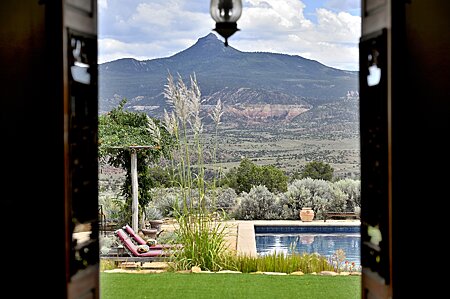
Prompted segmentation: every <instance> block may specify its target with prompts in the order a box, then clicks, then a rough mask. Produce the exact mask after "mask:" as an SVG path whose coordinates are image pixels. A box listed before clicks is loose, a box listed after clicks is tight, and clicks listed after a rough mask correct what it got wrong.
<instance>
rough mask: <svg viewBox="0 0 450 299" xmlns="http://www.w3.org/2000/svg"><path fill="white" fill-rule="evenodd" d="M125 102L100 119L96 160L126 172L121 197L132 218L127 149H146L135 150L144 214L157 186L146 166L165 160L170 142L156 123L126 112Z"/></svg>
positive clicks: (137, 113) (141, 114)
mask: <svg viewBox="0 0 450 299" xmlns="http://www.w3.org/2000/svg"><path fill="white" fill-rule="evenodd" d="M126 102H127V100H126V99H123V100H122V101H121V102H120V103H119V105H118V107H116V108H114V109H113V110H111V111H110V112H109V113H107V114H104V115H101V116H100V117H99V157H100V158H101V159H104V160H105V162H107V163H109V164H111V165H113V166H115V167H120V168H122V169H125V170H126V177H125V182H124V184H123V185H122V187H121V193H122V196H124V198H125V203H126V204H125V209H126V211H125V213H126V214H127V215H129V217H131V198H132V190H131V153H130V146H149V147H148V148H147V147H144V148H140V149H138V150H137V172H138V201H139V206H140V208H141V211H143V212H144V209H145V207H146V206H147V205H148V203H149V202H150V201H151V193H150V192H149V190H150V188H152V187H154V186H155V185H156V184H155V182H154V181H153V180H152V177H151V175H150V170H149V167H148V165H149V164H150V163H154V162H156V161H157V160H158V159H159V158H160V157H162V156H165V157H167V156H168V154H169V152H170V149H171V147H172V144H173V141H172V139H171V137H170V135H169V134H168V132H167V130H166V129H165V128H164V127H163V126H161V125H160V122H159V120H157V119H153V118H151V117H149V116H147V115H146V114H145V113H139V112H130V111H126V110H125V109H124V106H125V104H126ZM129 217H125V219H127V218H129Z"/></svg>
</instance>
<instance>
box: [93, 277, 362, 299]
mask: <svg viewBox="0 0 450 299" xmlns="http://www.w3.org/2000/svg"><path fill="white" fill-rule="evenodd" d="M100 295H101V296H100V297H101V298H102V299H115V298H117V299H125V298H133V299H136V298H151V299H153V298H183V299H187V298H193V299H199V298H208V299H211V298H212V299H220V298H243V299H249V298H257V299H261V298H271V299H273V298H283V299H285V298H305V299H307V298H311V299H317V298H324V299H334V298H342V299H352V298H355V299H356V298H358V299H359V298H361V276H334V277H332V276H316V275H304V276H275V275H257V274H179V273H161V274H129V273H103V272H102V273H100Z"/></svg>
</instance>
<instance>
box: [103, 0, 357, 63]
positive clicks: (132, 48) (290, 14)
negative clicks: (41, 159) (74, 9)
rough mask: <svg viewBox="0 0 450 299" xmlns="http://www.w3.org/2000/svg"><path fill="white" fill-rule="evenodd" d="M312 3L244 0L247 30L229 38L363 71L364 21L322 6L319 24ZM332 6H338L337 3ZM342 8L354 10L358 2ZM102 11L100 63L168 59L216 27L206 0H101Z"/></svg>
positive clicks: (242, 46)
mask: <svg viewBox="0 0 450 299" xmlns="http://www.w3.org/2000/svg"><path fill="white" fill-rule="evenodd" d="M308 1H314V0H305V1H299V0H244V1H243V12H242V16H241V18H240V19H239V20H238V28H240V29H241V30H240V31H238V32H237V33H235V34H234V35H233V36H231V37H230V38H229V43H230V45H231V46H232V47H235V48H237V49H239V50H241V51H264V52H277V53H286V54H292V55H301V56H304V57H306V58H309V59H314V60H318V61H319V62H321V63H323V64H325V65H328V66H332V67H336V68H341V69H350V70H357V69H358V41H359V37H360V30H361V28H360V27H361V18H360V17H359V16H354V15H351V14H350V13H348V12H346V11H339V10H336V9H334V10H333V11H331V10H329V9H325V8H318V9H316V10H315V19H314V21H313V20H312V19H309V18H307V17H306V16H305V14H304V10H305V7H306V5H308ZM329 3H331V4H333V5H334V6H335V7H337V6H338V2H337V1H329ZM342 5H344V6H342V7H343V8H344V7H348V8H349V9H354V6H355V5H356V3H355V1H354V0H350V1H345V3H344V4H342ZM99 9H100V12H99V15H100V23H99V24H100V25H99V27H100V28H99V32H100V34H99V63H101V62H105V61H110V60H113V59H117V58H122V57H133V58H136V59H140V60H141V59H150V58H157V57H167V56H170V55H173V54H175V53H177V52H179V51H181V50H184V49H185V48H187V47H189V46H191V45H192V44H194V43H195V42H196V40H197V39H198V38H200V37H202V36H205V35H206V34H208V33H210V32H212V29H213V28H214V21H213V20H212V19H211V16H210V15H209V1H204V0H151V1H150V0H147V1H145V0H128V1H119V0H108V1H107V0H100V1H99ZM102 16H103V17H102ZM121 55H123V56H121Z"/></svg>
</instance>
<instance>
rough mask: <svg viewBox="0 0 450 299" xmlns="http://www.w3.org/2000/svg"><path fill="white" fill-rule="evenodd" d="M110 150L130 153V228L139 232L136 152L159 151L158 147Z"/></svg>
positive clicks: (136, 146)
mask: <svg viewBox="0 0 450 299" xmlns="http://www.w3.org/2000/svg"><path fill="white" fill-rule="evenodd" d="M110 148H120V149H123V148H128V149H130V151H131V196H132V203H131V213H132V218H131V219H132V220H131V227H132V228H133V230H134V231H135V232H138V231H139V201H138V175H137V151H138V150H139V149H159V148H160V147H159V146H150V145H130V146H126V147H123V146H111V147H110Z"/></svg>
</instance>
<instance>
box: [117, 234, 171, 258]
mask: <svg viewBox="0 0 450 299" xmlns="http://www.w3.org/2000/svg"><path fill="white" fill-rule="evenodd" d="M115 235H116V236H117V237H118V238H119V240H120V242H121V243H122V244H123V246H124V248H125V250H126V251H127V252H128V253H129V254H130V256H133V257H165V256H169V255H170V254H171V252H170V251H169V250H163V249H151V250H149V251H147V252H139V248H140V247H139V246H142V245H144V244H142V245H136V244H135V243H134V242H133V240H132V239H131V237H130V236H129V235H128V234H127V233H126V232H125V231H124V230H123V229H121V228H120V229H118V230H116V231H115Z"/></svg>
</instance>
